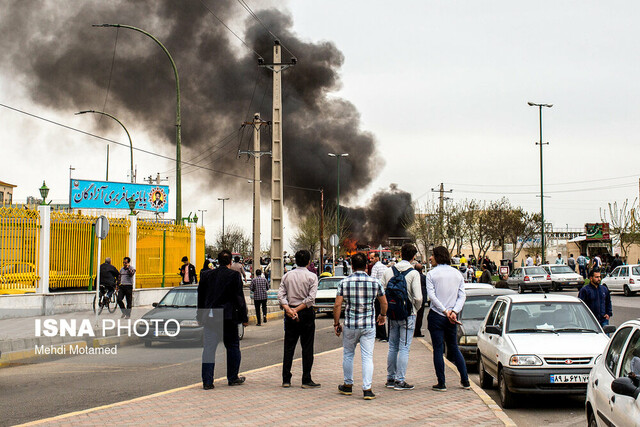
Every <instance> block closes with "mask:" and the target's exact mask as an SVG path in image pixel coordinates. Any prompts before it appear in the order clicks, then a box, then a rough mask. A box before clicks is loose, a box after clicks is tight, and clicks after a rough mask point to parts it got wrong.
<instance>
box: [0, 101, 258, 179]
mask: <svg viewBox="0 0 640 427" xmlns="http://www.w3.org/2000/svg"><path fill="white" fill-rule="evenodd" d="M0 107H4V108H6V109H8V110H12V111H15V112H17V113H20V114H24V115H26V116H29V117H33V118H35V119H38V120H42V121H44V122H47V123H51V124H53V125H56V126H59V127H61V128H65V129H68V130H71V131H74V132H78V133H81V134H83V135H87V136H90V137H93V138H97V139H100V140H103V141H107V142H111V143H113V144H116V145H120V146H122V147H126V148H127V149H130V148H131V147H130V145H129V144H125V143H122V142H118V141H115V140H113V139H109V138H105V137H104V136H100V135H96V134H93V133H91V132H86V131H83V130H80V129H76V128H74V127H71V126H68V125H65V124H62V123H59V122H56V121H54V120H51V119H47V118H44V117H41V116H38V115H36V114H33V113H29V112H26V111H23V110H20V109H18V108H14V107H10V106H8V105H5V104H1V103H0ZM133 149H134V150H135V151H139V152H141V153H145V154H149V155H151V156H156V157H160V158H162V159H166V160H171V161H173V162H175V161H176V159H175V158H174V157H169V156H165V155H164V154H159V153H154V152H153V151H149V150H145V149H143V148H137V147H133ZM180 163H181V164H185V165H189V166H195V167H198V168H201V169H205V170H208V171H210V172H214V173H219V174H221V175H228V176H232V177H234V178H241V179H251V178H249V177H246V176H242V175H237V174H234V173H229V172H223V171H220V170H216V169H213V168H209V167H206V166H201V165H198V164H194V163H191V162H187V161H181V162H180Z"/></svg>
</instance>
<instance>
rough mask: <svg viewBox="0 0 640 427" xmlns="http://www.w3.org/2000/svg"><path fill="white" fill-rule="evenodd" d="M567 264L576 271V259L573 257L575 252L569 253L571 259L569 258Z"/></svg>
mask: <svg viewBox="0 0 640 427" xmlns="http://www.w3.org/2000/svg"><path fill="white" fill-rule="evenodd" d="M567 265H568V266H569V268H570V269H571V270H573V271H576V260H575V259H574V258H573V254H570V255H569V259H568V260H567Z"/></svg>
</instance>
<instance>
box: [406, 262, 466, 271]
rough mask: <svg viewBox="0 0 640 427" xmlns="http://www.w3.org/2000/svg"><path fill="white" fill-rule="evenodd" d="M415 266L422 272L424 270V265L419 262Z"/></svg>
mask: <svg viewBox="0 0 640 427" xmlns="http://www.w3.org/2000/svg"><path fill="white" fill-rule="evenodd" d="M463 265H464V264H463ZM414 268H415V269H416V270H418V273H422V270H424V266H423V265H422V264H420V263H417V264H416V265H415V267H414Z"/></svg>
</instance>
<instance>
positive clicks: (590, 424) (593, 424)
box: [587, 411, 598, 427]
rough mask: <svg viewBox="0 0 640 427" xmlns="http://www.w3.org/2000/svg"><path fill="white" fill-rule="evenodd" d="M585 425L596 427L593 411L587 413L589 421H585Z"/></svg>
mask: <svg viewBox="0 0 640 427" xmlns="http://www.w3.org/2000/svg"><path fill="white" fill-rule="evenodd" d="M587 425H588V426H589V427H598V422H597V421H596V414H595V413H594V412H593V411H589V420H588V421H587Z"/></svg>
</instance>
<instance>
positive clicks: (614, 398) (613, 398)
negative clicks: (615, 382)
mask: <svg viewBox="0 0 640 427" xmlns="http://www.w3.org/2000/svg"><path fill="white" fill-rule="evenodd" d="M611 403H616V395H615V394H614V395H613V396H611Z"/></svg>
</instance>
